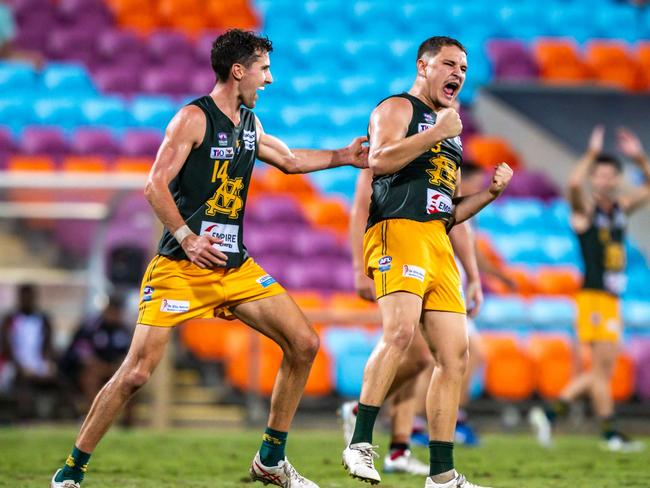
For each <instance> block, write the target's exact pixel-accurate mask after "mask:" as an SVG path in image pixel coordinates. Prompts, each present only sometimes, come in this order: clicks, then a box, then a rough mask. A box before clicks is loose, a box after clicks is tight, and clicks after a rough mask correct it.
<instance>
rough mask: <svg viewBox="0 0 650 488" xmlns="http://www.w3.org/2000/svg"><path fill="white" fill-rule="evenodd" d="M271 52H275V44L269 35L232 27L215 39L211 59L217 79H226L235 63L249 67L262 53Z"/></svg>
mask: <svg viewBox="0 0 650 488" xmlns="http://www.w3.org/2000/svg"><path fill="white" fill-rule="evenodd" d="M271 52H273V44H272V43H271V41H270V40H269V38H268V37H266V36H264V37H262V36H257V35H256V34H255V33H254V32H250V31H243V30H240V29H231V30H228V31H226V32H224V33H223V34H221V35H220V36H219V37H217V38H216V39H215V40H214V42H213V43H212V51H211V53H210V60H211V62H212V69H213V70H214V72H215V74H216V75H217V81H226V80H227V79H228V76H230V69H231V68H232V65H233V64H242V65H244V66H246V67H248V66H250V65H251V64H252V63H254V62H255V60H256V59H257V57H258V56H259V55H260V54H262V53H271Z"/></svg>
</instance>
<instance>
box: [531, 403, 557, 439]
mask: <svg viewBox="0 0 650 488" xmlns="http://www.w3.org/2000/svg"><path fill="white" fill-rule="evenodd" d="M528 423H529V424H530V426H531V427H532V428H533V432H534V433H535V436H536V437H537V442H538V443H539V445H540V446H542V447H546V448H548V447H551V445H552V444H553V426H552V425H551V421H550V420H549V419H548V417H547V416H546V413H544V409H542V408H540V407H533V408H532V409H531V410H530V412H529V413H528Z"/></svg>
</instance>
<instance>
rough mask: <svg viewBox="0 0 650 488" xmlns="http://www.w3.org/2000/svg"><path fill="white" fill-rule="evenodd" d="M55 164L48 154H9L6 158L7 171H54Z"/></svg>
mask: <svg viewBox="0 0 650 488" xmlns="http://www.w3.org/2000/svg"><path fill="white" fill-rule="evenodd" d="M55 169H56V165H55V163H54V161H53V160H52V158H51V157H49V156H19V155H14V156H10V157H9V158H8V160H7V170H9V171H54V170H55Z"/></svg>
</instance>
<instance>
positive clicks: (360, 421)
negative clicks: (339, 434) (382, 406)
mask: <svg viewBox="0 0 650 488" xmlns="http://www.w3.org/2000/svg"><path fill="white" fill-rule="evenodd" d="M378 413H379V407H373V406H372V405H364V404H363V403H359V411H358V412H357V421H356V423H355V424H354V434H352V440H351V441H350V444H358V443H359V442H367V443H368V444H372V429H374V427H375V420H377V414H378Z"/></svg>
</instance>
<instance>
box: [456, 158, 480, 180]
mask: <svg viewBox="0 0 650 488" xmlns="http://www.w3.org/2000/svg"><path fill="white" fill-rule="evenodd" d="M460 170H461V175H462V177H463V178H464V177H468V178H469V177H470V176H474V175H475V174H483V173H484V172H485V171H484V170H483V168H482V167H481V166H479V165H478V164H476V163H475V162H474V161H472V160H469V159H463V164H462V165H461V167H460Z"/></svg>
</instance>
